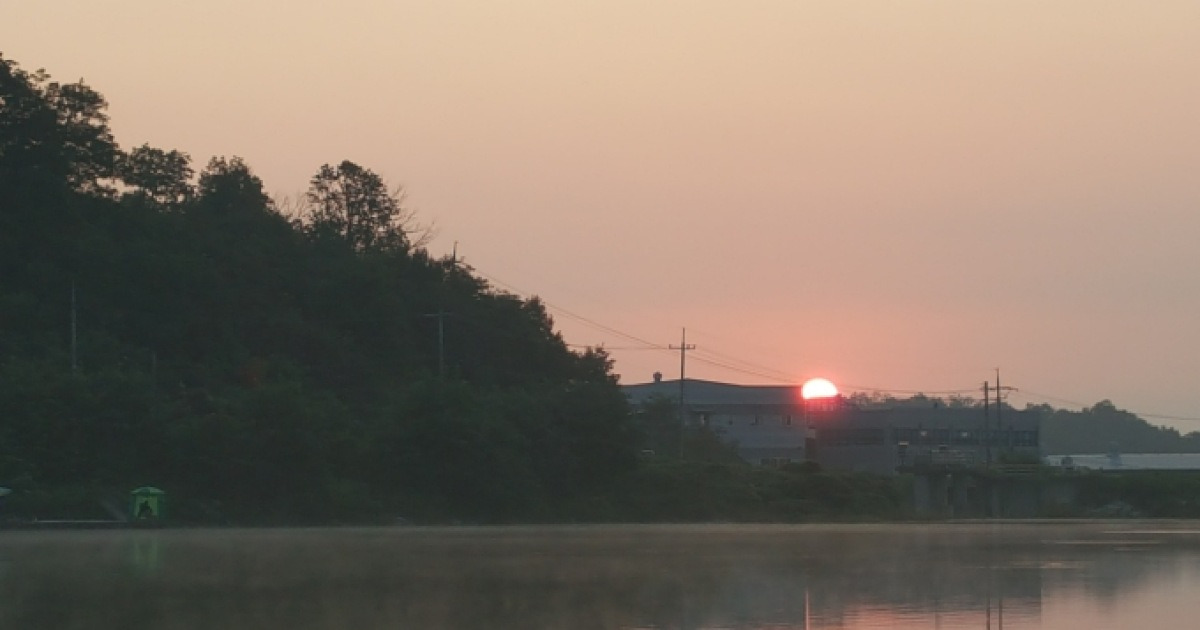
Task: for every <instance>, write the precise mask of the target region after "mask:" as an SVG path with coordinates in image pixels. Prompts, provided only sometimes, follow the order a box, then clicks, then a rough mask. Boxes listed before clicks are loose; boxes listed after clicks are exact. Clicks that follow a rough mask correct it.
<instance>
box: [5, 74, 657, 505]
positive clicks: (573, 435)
mask: <svg viewBox="0 0 1200 630" xmlns="http://www.w3.org/2000/svg"><path fill="white" fill-rule="evenodd" d="M307 202H308V207H307V211H306V212H304V213H303V216H300V217H297V218H290V217H286V216H284V215H283V214H282V213H281V212H280V211H279V210H278V209H277V207H276V206H275V204H274V203H273V202H272V200H271V199H270V198H269V197H268V196H267V195H266V194H265V193H264V192H263V184H262V182H261V181H260V180H259V179H258V177H256V176H255V175H254V174H253V172H252V171H251V169H250V167H249V166H247V165H246V164H245V163H244V162H243V161H242V160H240V159H238V158H224V157H219V158H214V159H213V160H212V161H210V162H209V163H208V165H207V167H206V168H204V169H203V170H202V171H201V172H200V173H199V176H198V178H196V176H195V172H194V170H193V167H192V166H191V163H190V158H189V156H188V155H187V154H185V153H181V152H179V151H173V150H163V149H156V148H153V147H149V146H142V147H138V148H135V149H133V150H132V151H130V152H128V153H125V152H123V151H121V150H120V149H119V147H118V146H117V144H116V143H115V141H114V140H113V138H112V134H111V133H110V131H109V128H108V122H107V116H106V114H105V101H104V98H103V97H102V96H101V95H100V94H99V93H97V92H95V91H93V90H92V89H91V88H89V87H88V86H87V85H85V84H84V83H82V82H79V83H75V84H66V85H64V84H59V83H55V82H52V81H50V79H49V77H48V76H47V75H46V74H45V73H42V72H37V73H29V72H26V71H24V70H22V69H21V68H20V67H19V66H18V65H17V64H16V63H14V62H12V61H10V60H6V59H3V58H2V57H0V485H5V486H8V487H12V488H14V489H15V490H17V492H16V494H14V495H13V496H11V497H9V508H10V512H11V513H13V514H21V515H25V516H42V517H47V516H94V515H95V514H93V513H92V512H93V511H95V510H99V508H98V507H97V506H98V505H99V504H106V505H110V506H111V505H123V502H124V501H126V500H127V493H128V491H129V490H130V489H132V488H134V487H137V486H140V485H145V484H151V485H155V486H159V487H161V488H163V489H165V490H166V491H167V492H168V496H169V497H170V501H171V502H172V514H173V515H174V517H175V518H177V519H179V520H182V521H194V522H259V523H271V522H275V523H284V522H338V521H341V522H364V521H372V520H374V521H389V520H392V519H395V518H397V517H405V518H409V519H425V520H447V521H449V520H468V521H479V522H499V521H509V520H529V519H534V518H537V519H557V518H565V517H566V516H567V515H566V514H565V512H564V510H567V509H568V505H569V504H574V503H575V502H577V501H578V500H579V499H580V497H585V496H589V495H599V494H603V493H606V492H609V491H610V490H611V489H612V487H613V484H615V483H616V482H617V481H618V480H619V479H620V478H621V477H622V475H624V474H625V473H627V472H628V470H629V469H631V468H632V467H634V466H635V465H636V461H637V460H636V443H635V434H634V431H633V428H632V425H631V421H630V415H629V413H628V409H627V408H626V403H625V400H624V397H623V396H622V395H621V393H620V391H619V389H618V388H617V386H616V382H615V379H614V378H613V376H612V374H611V371H610V362H609V361H608V358H607V357H606V356H605V355H604V354H603V353H602V352H599V351H589V352H585V353H576V352H573V351H571V350H570V349H568V348H567V346H566V344H565V343H564V342H563V340H562V338H561V337H560V336H559V335H558V334H557V333H555V332H554V330H553V324H552V321H551V319H550V317H549V316H548V315H547V313H546V311H545V309H544V308H543V306H542V304H541V303H540V302H539V301H538V300H537V299H536V298H535V299H522V298H520V297H518V296H514V295H510V294H507V293H503V292H501V291H497V290H494V289H492V288H491V287H489V286H488V284H487V283H486V282H484V281H483V280H481V279H479V278H478V277H477V276H475V275H474V274H473V273H472V272H471V270H470V269H469V268H468V267H465V266H463V265H461V264H458V263H457V262H456V261H452V260H445V259H441V260H439V259H435V258H433V257H431V256H430V255H429V254H428V253H427V252H426V251H425V250H424V249H422V248H421V243H422V242H423V240H422V239H423V236H424V235H422V234H419V233H418V234H414V233H413V230H417V229H419V228H418V227H417V226H416V225H415V224H414V223H413V222H412V215H411V213H409V212H408V211H407V210H406V209H405V208H404V207H403V205H402V202H403V196H402V195H401V194H400V193H399V192H398V191H396V190H389V189H388V188H387V187H386V185H385V184H384V182H383V180H382V179H380V178H379V176H377V175H375V174H374V173H372V172H371V171H370V170H368V169H366V168H363V167H361V166H358V165H356V164H354V163H352V162H348V161H343V162H340V163H339V164H338V165H337V166H336V167H333V166H323V167H321V168H320V169H319V171H318V172H317V174H316V176H314V178H313V181H312V188H311V190H310V192H309V194H308V196H307ZM73 296H74V297H73ZM73 300H74V303H75V307H74V308H73V307H72V302H73ZM73 312H74V313H75V315H76V319H77V323H76V329H77V332H78V334H77V339H78V342H77V345H76V346H74V347H73V342H72V333H71V331H72V313H73ZM437 313H442V316H441V317H442V319H441V321H440V322H439V320H438V318H437V317H431V315H433V314H437ZM439 323H440V324H441V325H442V326H444V331H445V335H444V340H445V342H444V345H442V346H441V347H440V348H439V343H438V325H439ZM73 364H74V365H75V366H76V367H75V368H74V369H73ZM81 497H82V498H81ZM110 511H111V510H110Z"/></svg>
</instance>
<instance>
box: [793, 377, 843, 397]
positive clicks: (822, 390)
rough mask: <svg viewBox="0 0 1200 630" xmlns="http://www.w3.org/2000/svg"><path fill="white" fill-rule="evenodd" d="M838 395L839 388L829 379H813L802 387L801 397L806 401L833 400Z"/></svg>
mask: <svg viewBox="0 0 1200 630" xmlns="http://www.w3.org/2000/svg"><path fill="white" fill-rule="evenodd" d="M837 395H838V388H837V386H836V385H834V384H833V383H831V382H829V380H827V379H823V378H813V379H809V380H808V381H807V382H805V383H804V385H803V386H801V387H800V396H802V397H803V398H804V400H812V399H814V398H833V397H834V396H837Z"/></svg>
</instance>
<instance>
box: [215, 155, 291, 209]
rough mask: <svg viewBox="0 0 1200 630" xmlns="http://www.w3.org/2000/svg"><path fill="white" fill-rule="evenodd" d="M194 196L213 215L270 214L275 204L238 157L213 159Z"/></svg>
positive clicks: (260, 182) (256, 177)
mask: <svg viewBox="0 0 1200 630" xmlns="http://www.w3.org/2000/svg"><path fill="white" fill-rule="evenodd" d="M197 195H198V197H199V198H200V200H201V201H202V203H203V205H204V206H206V207H207V208H208V209H211V210H213V211H216V212H222V213H230V212H237V211H239V210H240V211H243V212H245V211H249V212H261V211H263V210H270V211H273V210H274V207H275V204H274V203H273V202H272V201H271V198H270V197H269V196H267V193H265V192H264V191H263V182H262V180H261V179H259V177H258V176H257V175H255V174H254V173H252V172H251V171H250V167H249V166H248V165H247V164H246V163H245V162H244V161H242V158H240V157H236V156H235V157H232V158H228V159H226V158H225V157H214V158H213V159H211V160H209V161H208V166H206V167H205V168H204V171H203V172H201V173H200V183H199V186H198V187H197Z"/></svg>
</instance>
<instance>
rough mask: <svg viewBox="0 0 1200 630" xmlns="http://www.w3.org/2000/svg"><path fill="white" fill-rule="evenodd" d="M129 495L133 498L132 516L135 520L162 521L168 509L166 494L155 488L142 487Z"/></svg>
mask: <svg viewBox="0 0 1200 630" xmlns="http://www.w3.org/2000/svg"><path fill="white" fill-rule="evenodd" d="M129 494H130V495H131V496H132V497H133V502H132V503H131V511H130V514H131V515H132V516H133V518H134V520H139V521H144V520H160V519H162V517H163V510H164V508H165V507H166V498H167V493H166V492H163V491H162V490H159V489H158V488H155V487H154V486H142V487H141V488H138V489H136V490H134V491H133V492H130V493H129Z"/></svg>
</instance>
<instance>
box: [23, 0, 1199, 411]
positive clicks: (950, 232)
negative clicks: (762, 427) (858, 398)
mask: <svg viewBox="0 0 1200 630" xmlns="http://www.w3.org/2000/svg"><path fill="white" fill-rule="evenodd" d="M1198 24H1200V3H1197V2H1195V1H1194V0H1159V1H1157V2H1153V3H1134V2H1125V1H1117V0H1086V1H1085V0H1056V1H1055V2H1042V1H1038V2H1034V1H1025V0H994V1H992V0H973V1H970V2H964V1H962V0H946V1H935V0H924V1H922V0H872V1H855V0H787V1H784V0H754V1H752V2H744V1H742V2H733V1H722V0H686V1H684V0H678V1H668V0H606V1H605V2H592V1H573V0H508V1H505V2H495V1H485V0H475V1H466V0H436V1H429V2H416V1H404V0H343V1H341V2H338V3H333V2H311V1H308V0H205V2H182V1H173V0H167V1H164V0H111V1H109V2H95V1H94V0H53V1H47V2H28V1H20V0H0V52H2V53H3V54H4V55H5V57H7V58H9V59H13V60H15V61H17V62H18V63H20V64H21V65H22V66H23V67H25V68H26V69H36V68H45V69H46V70H47V71H48V72H49V73H50V74H51V75H52V76H53V77H54V78H55V79H57V80H62V81H74V80H77V79H80V78H82V79H84V80H86V81H87V82H88V83H89V84H90V85H92V86H93V87H95V88H96V89H97V90H98V91H100V92H101V93H102V94H104V95H105V96H106V97H107V98H108V101H109V104H110V106H109V114H110V115H111V117H112V120H111V125H112V128H113V130H114V133H115V135H116V137H117V140H118V141H119V142H120V143H121V145H122V146H124V147H126V148H132V147H135V146H140V145H141V144H143V143H149V144H151V145H153V146H157V147H160V148H166V149H178V150H181V151H185V152H187V153H188V154H190V155H191V156H192V158H193V159H194V161H195V163H196V165H197V167H199V166H202V165H203V164H204V163H206V162H207V161H208V159H209V158H210V157H212V156H215V155H225V156H233V155H237V156H241V157H243V158H244V159H245V160H246V161H247V162H248V163H249V164H250V166H251V167H252V168H253V169H254V170H255V172H256V173H257V174H258V175H259V176H261V177H262V178H263V179H264V181H265V182H266V186H267V189H268V191H269V192H271V193H272V194H273V195H275V196H276V197H277V198H284V197H296V196H299V195H301V194H303V191H304V189H305V188H306V186H307V182H308V180H309V178H310V177H311V176H312V175H313V174H314V173H315V172H316V170H317V169H318V168H319V167H320V166H321V165H322V164H325V163H337V162H339V161H341V160H344V159H348V160H352V161H355V162H357V163H359V164H361V165H363V166H365V167H367V168H370V169H372V170H374V171H376V172H377V173H379V174H380V175H382V176H383V177H384V178H385V179H386V180H387V181H388V182H390V183H392V184H394V185H402V186H403V187H404V188H405V190H406V191H407V194H408V203H409V205H410V207H412V208H413V209H415V210H416V211H417V212H418V214H419V217H420V218H421V219H422V220H424V221H426V222H431V223H433V224H435V226H436V234H437V235H436V237H435V239H434V240H433V241H432V242H431V243H430V245H429V248H430V250H431V251H432V252H433V253H435V254H438V255H443V254H449V253H450V252H451V251H453V250H454V248H455V247H456V246H457V252H458V255H459V257H460V259H461V260H462V261H463V262H464V263H465V264H468V265H470V266H471V267H473V268H474V269H475V270H476V271H477V272H479V273H481V274H483V275H484V276H485V277H487V278H489V279H491V280H492V281H493V282H494V283H495V284H496V286H497V287H499V288H502V289H506V290H510V291H514V292H519V293H521V294H523V295H538V296H540V297H541V298H542V299H543V300H545V301H546V302H547V304H548V305H550V307H551V308H550V313H551V314H552V315H553V316H554V317H555V321H556V324H557V325H558V327H559V329H560V330H561V331H562V333H563V335H564V337H565V338H566V340H567V341H568V342H569V343H572V344H580V345H581V346H582V345H598V344H603V345H604V346H605V347H606V348H607V349H609V351H610V353H611V355H612V357H613V358H614V359H615V361H616V363H615V371H616V372H617V373H619V374H620V375H621V380H622V382H626V383H633V382H644V381H647V380H650V378H651V377H652V374H653V373H654V372H655V371H661V372H662V373H663V374H664V375H665V377H666V378H677V377H678V375H679V371H680V360H679V359H680V353H679V352H675V351H671V350H670V349H669V348H667V346H669V345H672V344H673V345H679V344H680V343H681V342H682V339H681V337H682V330H683V329H684V328H686V329H687V343H688V344H695V345H696V349H695V350H693V351H690V352H688V353H687V363H686V373H687V376H688V377H689V378H703V379H709V380H718V381H727V382H735V383H747V384H773V385H774V384H781V383H793V382H794V383H800V382H803V381H804V380H805V379H807V378H810V377H815V376H821V377H826V378H829V379H830V380H832V381H833V382H834V383H837V384H838V385H839V386H840V387H841V388H842V390H843V391H853V390H856V389H877V390H890V391H896V392H899V393H904V392H914V391H922V392H954V391H962V392H963V393H966V394H971V393H972V392H974V393H975V395H976V396H977V397H978V396H980V394H979V393H978V390H979V388H980V387H981V385H982V383H983V381H984V380H988V379H993V380H994V379H995V376H996V370H997V369H999V370H1000V377H1001V380H1002V384H1003V385H1006V386H1012V387H1015V388H1017V391H1014V392H1011V393H1010V394H1009V395H1010V399H1009V400H1010V402H1012V403H1013V404H1015V405H1017V406H1019V407H1022V406H1024V405H1025V404H1027V403H1040V402H1049V403H1051V404H1053V405H1055V406H1058V407H1067V408H1076V407H1078V406H1080V405H1091V404H1093V403H1095V402H1098V401H1100V400H1103V399H1109V400H1111V401H1112V402H1114V403H1115V404H1116V405H1117V406H1118V407H1121V408H1125V409H1129V410H1132V411H1136V412H1138V413H1141V414H1144V415H1147V416H1151V415H1153V416H1154V417H1148V419H1149V420H1151V421H1152V422H1155V423H1159V424H1169V425H1172V426H1176V427H1178V428H1180V429H1181V430H1185V431H1191V430H1200V387H1198V385H1200V382H1198V379H1200V212H1198V211H1197V210H1200V176H1198V175H1200V174H1198V173H1197V167H1198V166H1200V115H1197V112H1200V37H1196V27H1197V25H1198ZM456 244H457V245H456ZM447 334H453V331H452V329H450V330H448V332H447ZM652 346H653V347H652ZM1168 416H1174V417H1168Z"/></svg>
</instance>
